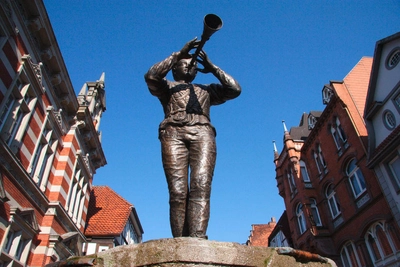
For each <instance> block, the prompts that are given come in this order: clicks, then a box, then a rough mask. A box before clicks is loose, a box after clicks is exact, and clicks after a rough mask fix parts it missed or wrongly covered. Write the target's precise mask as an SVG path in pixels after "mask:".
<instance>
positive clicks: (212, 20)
mask: <svg viewBox="0 0 400 267" xmlns="http://www.w3.org/2000/svg"><path fill="white" fill-rule="evenodd" d="M221 28H222V19H221V18H220V17H218V16H217V15H215V14H207V15H205V17H204V28H203V33H202V34H201V40H200V43H199V46H197V49H196V51H195V52H194V54H193V57H192V60H191V61H190V64H189V67H188V69H189V70H190V69H192V67H193V65H194V63H195V62H196V58H197V57H198V56H199V53H200V51H201V50H202V49H203V46H204V44H205V43H206V42H207V41H208V40H209V39H210V37H211V35H213V34H214V33H215V32H216V31H218V30H219V29H221Z"/></svg>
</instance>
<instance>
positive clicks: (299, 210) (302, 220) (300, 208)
mask: <svg viewBox="0 0 400 267" xmlns="http://www.w3.org/2000/svg"><path fill="white" fill-rule="evenodd" d="M296 215H297V223H298V225H299V232H300V234H302V233H304V232H305V231H306V220H305V217H304V212H303V204H301V203H299V204H298V205H297V208H296Z"/></svg>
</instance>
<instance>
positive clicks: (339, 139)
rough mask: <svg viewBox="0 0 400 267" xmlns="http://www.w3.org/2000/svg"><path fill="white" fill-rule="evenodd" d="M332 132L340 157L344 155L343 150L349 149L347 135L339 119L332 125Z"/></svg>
mask: <svg viewBox="0 0 400 267" xmlns="http://www.w3.org/2000/svg"><path fill="white" fill-rule="evenodd" d="M330 131H331V134H332V137H333V140H334V141H335V145H336V148H337V150H338V151H339V156H340V155H342V153H343V150H344V149H346V148H347V147H348V143H347V137H346V134H345V132H344V130H343V127H342V125H341V123H340V120H339V118H338V117H336V118H335V122H334V123H333V124H332V125H331V127H330Z"/></svg>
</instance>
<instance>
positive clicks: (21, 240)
mask: <svg viewBox="0 0 400 267" xmlns="http://www.w3.org/2000/svg"><path fill="white" fill-rule="evenodd" d="M9 221H10V222H11V223H10V224H9V225H8V226H7V228H6V229H5V233H4V236H3V240H1V244H2V247H1V261H0V266H2V265H1V264H3V266H25V265H24V263H25V262H26V260H27V258H28V254H29V252H30V247H31V244H32V239H33V237H34V236H35V235H36V234H38V233H39V231H40V230H39V227H38V225H37V222H36V217H35V215H34V210H33V209H27V210H24V211H22V210H20V209H18V208H15V207H11V209H10V220H9Z"/></svg>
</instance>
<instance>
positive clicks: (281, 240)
mask: <svg viewBox="0 0 400 267" xmlns="http://www.w3.org/2000/svg"><path fill="white" fill-rule="evenodd" d="M269 246H270V247H289V243H288V241H287V239H286V236H285V234H284V233H283V232H282V231H281V230H279V231H278V233H277V234H276V235H275V236H274V238H273V239H272V240H271V243H270V244H269Z"/></svg>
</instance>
